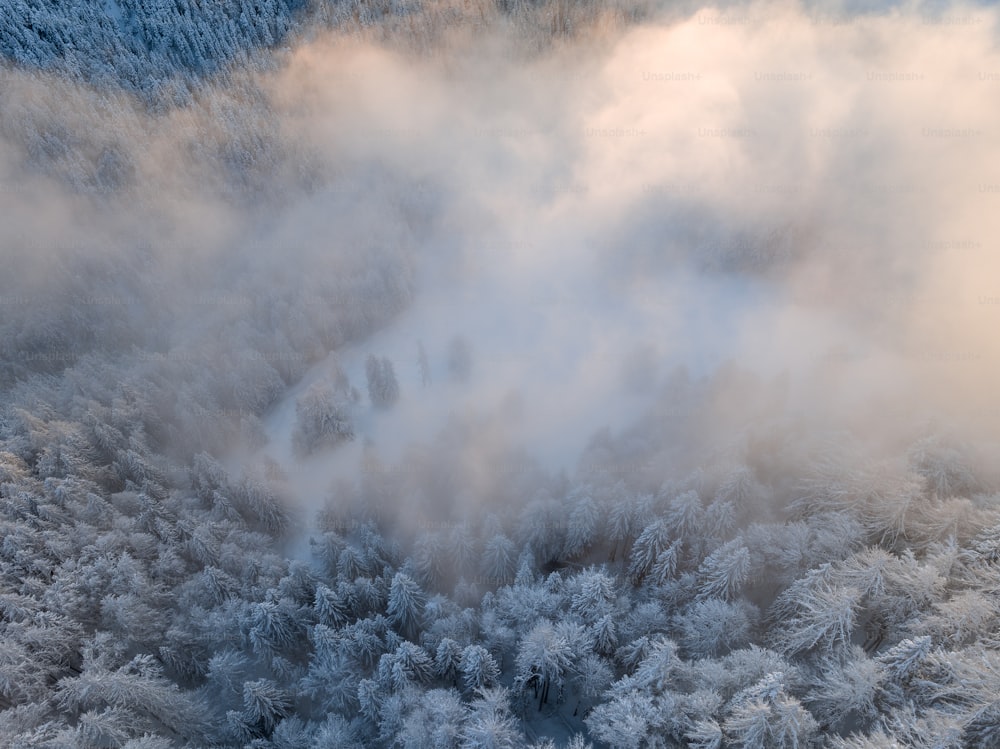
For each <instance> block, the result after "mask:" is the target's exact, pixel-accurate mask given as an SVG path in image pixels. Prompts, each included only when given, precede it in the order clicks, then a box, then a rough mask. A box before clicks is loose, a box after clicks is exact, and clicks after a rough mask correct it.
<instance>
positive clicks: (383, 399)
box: [365, 354, 399, 408]
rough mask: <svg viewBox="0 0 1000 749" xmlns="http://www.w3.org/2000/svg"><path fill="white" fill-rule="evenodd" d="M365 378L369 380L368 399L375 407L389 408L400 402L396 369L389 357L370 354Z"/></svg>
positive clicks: (366, 364)
mask: <svg viewBox="0 0 1000 749" xmlns="http://www.w3.org/2000/svg"><path fill="white" fill-rule="evenodd" d="M365 377H366V378H367V380H368V398H369V400H371V402H372V405H373V406H376V407H377V408H389V407H390V406H392V405H394V404H395V403H396V401H398V400H399V383H398V382H397V380H396V369H395V367H393V365H392V361H390V360H389V359H388V358H387V357H384V356H383V357H378V356H375V355H374V354H369V355H368V358H367V359H366V360H365Z"/></svg>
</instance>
